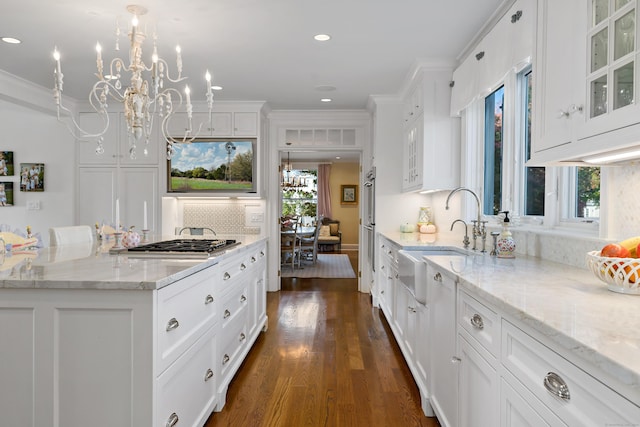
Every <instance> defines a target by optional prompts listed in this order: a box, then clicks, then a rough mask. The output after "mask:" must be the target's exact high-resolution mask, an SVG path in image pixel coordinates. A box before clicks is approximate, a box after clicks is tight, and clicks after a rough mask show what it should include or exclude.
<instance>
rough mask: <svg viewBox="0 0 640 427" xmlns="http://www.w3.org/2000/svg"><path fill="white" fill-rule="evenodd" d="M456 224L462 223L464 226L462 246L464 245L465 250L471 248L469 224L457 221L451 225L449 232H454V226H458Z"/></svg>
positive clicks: (460, 220)
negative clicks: (468, 231)
mask: <svg viewBox="0 0 640 427" xmlns="http://www.w3.org/2000/svg"><path fill="white" fill-rule="evenodd" d="M456 222H461V223H463V224H464V239H462V244H463V245H464V248H465V249H468V248H469V234H468V233H467V223H466V222H464V220H462V219H456V220H455V221H453V222H452V223H451V229H450V230H449V231H453V226H454V225H455V224H456Z"/></svg>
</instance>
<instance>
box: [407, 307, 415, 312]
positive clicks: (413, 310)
mask: <svg viewBox="0 0 640 427" xmlns="http://www.w3.org/2000/svg"><path fill="white" fill-rule="evenodd" d="M407 310H409V313H415V312H416V309H415V308H414V307H411V306H407Z"/></svg>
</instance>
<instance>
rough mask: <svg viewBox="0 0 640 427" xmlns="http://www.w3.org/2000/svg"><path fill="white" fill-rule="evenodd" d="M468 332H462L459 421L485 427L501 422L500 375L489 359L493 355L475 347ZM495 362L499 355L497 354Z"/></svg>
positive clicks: (460, 336) (460, 344) (459, 336)
mask: <svg viewBox="0 0 640 427" xmlns="http://www.w3.org/2000/svg"><path fill="white" fill-rule="evenodd" d="M471 342H472V341H471V340H469V341H468V340H467V338H465V334H460V335H458V344H459V345H458V348H459V358H460V362H459V364H460V373H459V375H460V384H459V395H458V399H459V401H458V405H459V425H460V426H465V427H484V426H497V425H498V415H499V412H498V408H499V406H498V405H499V388H498V381H499V377H498V375H497V373H496V369H495V368H494V366H492V364H491V363H490V362H489V360H491V359H492V358H491V357H483V356H482V355H481V352H480V351H479V350H480V348H479V347H474V345H473V344H471ZM493 363H495V358H493Z"/></svg>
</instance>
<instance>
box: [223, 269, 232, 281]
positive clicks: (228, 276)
mask: <svg viewBox="0 0 640 427" xmlns="http://www.w3.org/2000/svg"><path fill="white" fill-rule="evenodd" d="M229 279H231V275H230V274H229V273H227V272H226V271H225V273H224V277H223V278H222V280H229Z"/></svg>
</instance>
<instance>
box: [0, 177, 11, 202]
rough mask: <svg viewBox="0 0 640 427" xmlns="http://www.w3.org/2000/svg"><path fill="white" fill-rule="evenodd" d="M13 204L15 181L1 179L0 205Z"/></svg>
mask: <svg viewBox="0 0 640 427" xmlns="http://www.w3.org/2000/svg"><path fill="white" fill-rule="evenodd" d="M5 206H13V182H10V181H0V207H5Z"/></svg>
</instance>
